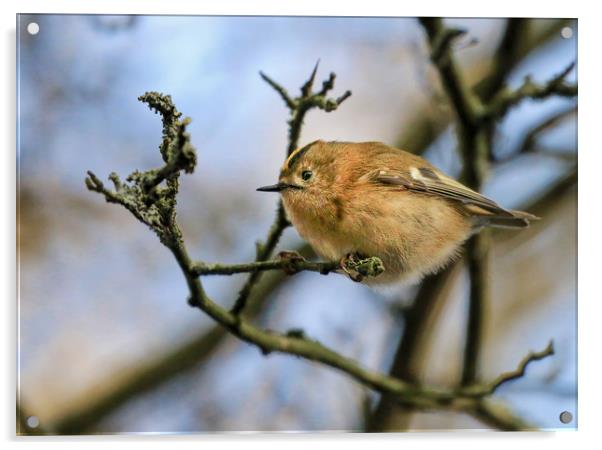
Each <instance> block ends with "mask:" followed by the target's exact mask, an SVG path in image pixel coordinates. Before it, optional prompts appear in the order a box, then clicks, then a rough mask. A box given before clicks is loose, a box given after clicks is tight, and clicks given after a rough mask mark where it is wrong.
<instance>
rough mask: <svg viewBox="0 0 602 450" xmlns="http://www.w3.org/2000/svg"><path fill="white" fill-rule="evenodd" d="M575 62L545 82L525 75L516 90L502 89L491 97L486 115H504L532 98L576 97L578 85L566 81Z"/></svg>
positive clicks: (494, 116)
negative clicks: (523, 101) (540, 82)
mask: <svg viewBox="0 0 602 450" xmlns="http://www.w3.org/2000/svg"><path fill="white" fill-rule="evenodd" d="M574 67H575V63H574V62H573V63H571V64H569V65H568V66H567V67H566V69H564V70H563V71H562V72H560V73H559V74H558V75H556V76H554V77H553V78H552V79H551V80H550V81H548V82H547V83H544V84H536V83H534V82H533V80H532V79H531V77H530V76H527V77H525V81H524V82H523V84H522V85H521V86H520V87H519V88H518V89H515V90H510V89H507V88H506V89H501V90H500V91H499V92H498V93H497V94H496V95H495V97H493V98H492V99H491V102H490V103H489V105H488V107H487V110H486V111H485V113H484V116H485V117H487V118H499V117H503V116H504V115H505V114H506V113H507V112H508V110H509V109H510V108H512V107H514V106H516V105H518V104H519V103H520V102H521V101H522V100H524V99H527V98H531V99H534V100H542V99H545V98H548V97H551V96H553V95H557V96H560V97H574V96H575V95H577V85H576V84H569V83H567V82H566V80H565V78H566V76H567V75H568V74H569V73H570V72H571V71H572V70H573V68H574Z"/></svg>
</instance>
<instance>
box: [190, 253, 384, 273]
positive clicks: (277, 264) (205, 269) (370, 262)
mask: <svg viewBox="0 0 602 450" xmlns="http://www.w3.org/2000/svg"><path fill="white" fill-rule="evenodd" d="M283 253H285V256H284V257H281V258H280V259H276V260H271V261H261V262H252V263H243V264H206V263H204V262H198V263H193V265H192V273H193V274H194V275H195V276H202V275H233V274H236V273H248V272H259V271H266V270H284V271H285V272H286V273H288V274H290V275H293V274H295V273H298V272H301V271H304V270H307V271H310V272H319V273H320V274H322V275H328V274H329V273H330V272H335V271H337V270H341V269H342V268H341V262H340V261H332V262H328V261H327V262H322V261H319V262H314V261H308V260H306V259H305V258H303V257H302V256H301V255H298V254H294V253H292V252H283ZM345 269H347V270H350V271H356V272H358V273H359V274H360V275H362V276H365V277H377V276H379V275H380V274H382V273H383V272H384V270H385V267H384V265H383V263H382V261H381V260H380V258H377V257H375V256H373V257H370V258H366V259H363V260H359V261H353V260H349V261H345Z"/></svg>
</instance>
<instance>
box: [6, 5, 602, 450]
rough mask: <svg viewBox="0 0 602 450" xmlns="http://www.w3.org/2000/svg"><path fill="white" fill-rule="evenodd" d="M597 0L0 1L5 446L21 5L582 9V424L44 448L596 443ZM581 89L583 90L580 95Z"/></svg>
mask: <svg viewBox="0 0 602 450" xmlns="http://www.w3.org/2000/svg"><path fill="white" fill-rule="evenodd" d="M593 4H595V2H580V3H578V2H576V1H566V0H565V1H564V2H555V4H552V2H551V1H549V0H548V1H525V0H520V1H513V0H505V1H503V2H487V4H485V2H476V1H469V0H455V1H447V2H444V1H440V2H434V1H430V2H429V1H425V0H422V1H420V2H408V3H406V2H393V1H381V0H371V1H370V2H361V3H359V2H358V3H357V4H356V3H352V2H351V1H331V2H325V1H323V0H321V1H317V0H309V1H304V2H294V3H293V2H283V1H266V0H254V1H252V2H250V1H244V0H234V1H229V2H227V3H225V2H221V3H220V2H215V1H214V2H200V1H195V2H191V1H189V0H188V1H184V0H164V1H160V2H159V1H147V2H140V1H135V0H105V1H103V2H96V3H93V2H89V1H88V2H81V1H68V0H53V1H52V2H48V1H43V0H38V1H33V0H21V1H19V2H18V3H17V4H9V3H8V2H1V6H0V8H2V14H1V15H0V20H1V22H2V38H3V45H2V50H3V62H4V64H3V65H2V67H3V68H4V70H2V75H1V76H2V83H1V84H0V86H1V87H2V95H1V96H0V98H2V99H3V102H4V104H3V106H2V108H0V114H1V115H2V120H0V123H1V126H2V130H1V132H0V135H1V136H4V137H5V139H6V140H7V141H8V142H5V146H4V149H5V151H3V152H2V158H3V160H2V161H1V163H0V165H1V167H2V170H3V171H4V173H3V177H2V180H3V189H2V195H0V199H1V201H2V210H3V212H4V215H3V218H4V220H2V221H1V226H2V232H1V233H0V243H1V245H2V250H3V251H2V255H3V258H2V260H1V264H2V266H1V267H0V277H1V279H0V286H3V287H5V292H4V293H5V295H4V296H3V300H4V301H3V302H2V305H3V307H4V311H3V321H4V325H5V327H4V330H5V333H6V334H5V336H6V337H7V338H8V339H4V340H3V342H4V345H2V347H1V348H2V361H4V362H8V364H6V365H5V367H7V369H6V370H3V371H2V374H3V375H2V377H3V383H2V388H3V393H4V395H3V396H2V398H3V399H6V401H5V402H3V407H2V409H1V414H2V420H0V423H2V427H3V433H2V436H3V437H4V440H6V441H8V442H7V443H8V445H9V446H12V445H14V444H15V438H14V423H15V422H14V407H13V400H14V381H15V375H14V361H15V333H16V330H15V325H14V324H15V320H14V318H15V311H16V309H15V244H14V239H15V238H14V236H15V170H14V168H15V153H14V145H15V140H14V126H15V112H14V101H15V84H14V82H15V75H14V57H15V50H14V45H15V41H14V36H15V35H14V29H15V14H16V13H17V12H22V13H111V14H116V13H122V14H123V13H138V14H229V15H261V14H266V15H267V14H269V15H339V16H363V15H382V16H388V15H393V16H394V15H398V16H416V15H441V16H455V17H460V16H464V17H479V16H486V17H496V16H498V17H508V16H522V17H530V16H536V17H578V18H579V89H580V93H581V94H582V95H580V102H579V144H580V145H579V162H580V164H579V166H580V167H579V355H580V358H579V362H580V364H579V393H580V395H579V431H578V432H577V433H573V432H558V433H521V434H500V433H496V434H489V433H472V434H465V433H437V434H429V435H426V434H406V435H385V436H370V435H358V434H353V435H352V434H348V435H342V436H341V435H331V434H321V435H223V436H219V435H208V436H152V437H151V436H121V437H119V436H118V437H105V438H71V439H70V438H60V439H44V441H45V444H46V445H50V447H55V448H56V447H58V446H60V448H63V446H65V445H67V446H68V447H70V446H78V447H79V446H81V445H82V443H84V442H85V443H86V444H89V445H103V446H104V445H106V444H107V443H109V442H110V443H111V444H112V445H117V446H118V447H122V448H130V447H131V446H134V447H139V446H144V448H156V447H157V446H158V445H164V444H168V445H177V446H178V447H179V446H189V447H193V446H194V447H195V448H198V446H199V445H203V446H207V445H210V446H213V445H215V444H231V445H236V446H244V447H245V449H253V448H261V449H264V448H266V447H268V448H275V447H281V446H282V445H286V446H287V447H290V448H301V447H306V446H307V445H308V444H311V445H312V446H313V445H319V446H326V445H333V444H334V443H336V442H340V443H342V444H343V445H345V446H346V448H349V449H353V448H364V447H365V446H366V445H367V444H370V443H372V444H377V445H378V446H379V448H380V447H382V448H393V447H396V448H399V446H400V445H425V444H426V445H428V446H433V447H434V446H437V447H439V448H441V447H444V448H445V449H456V448H457V449H462V450H464V449H467V448H480V447H482V446H483V445H487V447H488V448H494V449H495V448H504V449H506V448H507V447H508V446H515V445H519V446H521V447H522V446H523V445H525V444H527V445H529V446H533V445H535V446H542V447H543V446H545V448H546V449H554V448H563V449H566V448H567V447H568V446H572V447H573V448H576V447H575V446H577V448H581V447H582V446H585V444H587V443H589V441H595V434H594V433H595V432H596V430H597V429H598V423H597V419H598V418H600V417H602V414H601V413H600V405H601V404H602V402H601V401H600V392H601V390H602V389H601V387H600V385H601V384H602V381H601V380H602V376H601V373H600V361H601V360H602V358H601V357H600V356H599V354H600V349H599V343H600V342H601V341H602V339H601V338H600V332H599V330H600V329H601V328H602V326H600V320H601V318H602V314H601V313H600V312H601V311H600V305H601V304H602V299H601V298H600V287H599V282H598V279H599V278H600V275H599V273H598V267H597V263H598V261H597V260H598V259H599V258H596V256H597V252H599V251H600V250H602V246H601V245H600V234H601V233H602V226H601V224H600V222H598V220H599V219H598V217H597V216H598V214H597V212H598V211H599V210H598V208H599V206H598V205H600V185H599V184H597V181H598V179H599V177H600V174H598V173H597V171H598V168H599V167H601V166H602V164H601V160H600V155H601V154H602V148H600V147H602V145H601V144H600V143H599V141H600V138H599V135H598V134H596V131H597V130H599V129H600V124H599V120H600V119H599V117H600V113H599V110H600V107H601V106H602V99H601V96H600V83H601V80H602V73H601V70H600V60H601V59H602V58H600V56H599V45H600V44H599V43H600V42H602V39H601V36H600V31H599V30H600V28H602V27H601V26H600V20H601V19H602V17H600V16H599V15H597V11H595V9H594V7H593V6H590V5H593ZM583 94H584V95H583ZM18 440H19V441H21V442H20V444H21V448H23V446H24V447H26V448H27V447H32V446H37V445H39V444H40V442H38V441H39V439H34V438H19V439H18Z"/></svg>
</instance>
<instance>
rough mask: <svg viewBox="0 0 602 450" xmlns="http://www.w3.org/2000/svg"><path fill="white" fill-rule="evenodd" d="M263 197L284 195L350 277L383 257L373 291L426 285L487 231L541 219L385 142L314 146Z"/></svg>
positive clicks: (302, 228) (297, 154)
mask: <svg viewBox="0 0 602 450" xmlns="http://www.w3.org/2000/svg"><path fill="white" fill-rule="evenodd" d="M257 190H258V191H267V192H279V193H280V194H281V195H282V200H283V204H284V208H285V210H286V213H287V216H288V218H289V219H290V221H291V222H292V224H293V225H294V226H295V228H296V229H297V231H298V232H299V234H300V235H301V237H303V238H304V239H305V240H307V241H308V242H309V244H310V245H311V246H312V248H313V249H314V250H315V251H316V253H317V254H318V255H320V256H321V257H323V258H325V259H328V260H333V261H337V260H340V261H341V268H343V270H345V269H344V268H345V264H344V263H345V261H348V260H350V259H352V260H357V259H359V258H366V257H370V256H377V257H379V258H380V259H381V260H382V262H383V264H384V266H385V272H384V274H382V275H380V276H379V277H376V278H371V279H370V280H366V281H367V282H368V283H369V284H388V283H393V282H397V281H402V280H403V281H418V280H419V279H420V278H422V277H423V276H424V275H426V274H429V273H434V272H436V271H438V270H439V269H441V268H442V267H444V266H445V265H446V264H447V263H448V262H450V261H451V260H452V259H453V258H454V257H456V256H457V255H458V254H459V253H460V247H461V245H462V243H463V242H464V241H465V240H466V239H468V238H469V237H470V236H471V235H472V234H474V233H475V232H478V231H480V230H481V229H482V228H483V227H486V226H492V227H510V228H524V227H527V226H529V221H530V220H534V219H537V217H536V216H533V215H531V214H528V213H525V212H521V211H513V210H508V209H504V208H502V207H501V206H499V205H498V204H497V203H495V202H494V201H492V200H490V199H488V198H486V197H484V196H482V195H481V194H479V193H477V192H475V191H473V190H472V189H469V188H468V187H466V186H464V185H462V184H461V183H459V182H458V181H455V180H453V179H452V178H450V177H448V176H446V175H444V174H443V173H442V172H440V171H439V170H437V169H436V168H435V167H434V166H433V165H432V164H430V163H428V162H427V161H426V160H424V159H423V158H421V157H419V156H416V155H413V154H411V153H408V152H405V151H403V150H399V149H396V148H392V147H389V146H387V145H385V144H382V143H380V142H361V143H351V142H324V141H321V140H318V141H314V142H312V143H310V144H308V145H306V146H304V147H302V148H299V149H297V150H295V151H294V152H293V153H291V155H290V156H289V158H288V159H287V160H286V162H285V163H284V166H283V167H282V169H281V171H280V177H279V180H278V183H277V184H274V185H271V186H264V187H260V188H258V189H257ZM345 271H346V272H348V271H347V270H345ZM348 273H349V272H348ZM350 276H351V277H352V279H353V278H354V277H353V276H352V274H350Z"/></svg>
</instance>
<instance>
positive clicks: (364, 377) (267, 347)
mask: <svg viewBox="0 0 602 450" xmlns="http://www.w3.org/2000/svg"><path fill="white" fill-rule="evenodd" d="M174 142H180V141H174V137H173V136H164V141H163V147H166V148H169V147H170V145H176V144H174ZM182 170H183V169H182ZM151 173H152V171H151ZM140 175H141V176H140V177H138V178H137V179H138V180H142V179H145V177H146V176H148V173H142V174H140ZM178 175H179V174H178V173H170V174H169V175H168V178H167V180H168V181H170V180H174V179H177V176H178ZM86 185H87V186H88V188H89V189H91V190H93V191H97V192H100V193H102V194H103V195H104V197H105V199H106V200H107V201H110V202H117V203H120V204H122V205H123V206H124V207H126V208H127V209H129V210H130V211H131V212H132V213H133V214H134V215H135V216H136V217H137V218H139V220H140V219H143V221H144V223H146V224H147V225H149V226H151V228H153V230H154V231H157V229H160V231H161V233H159V232H157V234H158V235H159V237H160V238H161V242H162V243H163V244H164V245H165V246H166V247H167V248H168V249H169V250H170V251H171V252H172V254H173V255H174V257H175V259H176V261H177V262H178V265H179V267H180V269H181V271H182V274H183V275H184V278H185V280H186V283H187V285H188V289H189V294H190V295H189V299H188V301H189V304H190V305H191V306H193V307H197V308H199V309H200V310H202V311H203V312H205V313H206V314H207V315H209V316H210V317H212V318H213V319H214V320H215V321H216V322H218V323H219V324H221V325H222V326H223V327H224V328H226V329H227V330H228V331H230V332H231V333H232V334H234V335H235V336H237V337H238V338H240V339H242V340H243V341H245V342H248V343H250V344H253V345H255V346H257V347H258V348H259V349H260V350H261V351H262V352H263V353H264V354H269V353H270V352H281V353H286V354H291V355H296V356H300V357H303V358H306V359H309V360H312V361H317V362H320V363H322V364H324V365H326V366H329V367H332V368H335V369H338V370H340V371H342V372H344V373H346V374H347V375H349V376H350V377H352V378H354V379H355V380H357V381H359V382H360V383H362V384H363V385H365V386H367V387H370V388H372V389H375V390H377V391H379V392H381V393H387V394H389V395H391V396H392V397H393V398H395V400H396V401H398V402H400V403H401V404H403V405H411V406H412V407H415V408H418V409H445V410H458V411H464V412H468V413H471V414H472V413H475V412H476V411H477V409H478V408H479V407H480V406H479V403H480V401H481V400H480V398H473V397H474V396H473V395H471V396H465V395H463V394H462V393H461V392H460V393H458V392H457V391H445V390H437V389H430V388H423V387H416V386H413V385H411V384H408V383H406V382H404V381H402V380H400V379H397V378H394V377H390V376H387V375H384V374H381V373H378V372H372V371H369V370H366V369H365V368H363V367H361V366H360V365H358V364H357V363H356V362H355V361H353V360H351V359H348V358H345V357H343V356H341V355H340V354H338V353H336V352H334V351H333V350H331V349H329V348H327V347H325V346H323V345H322V344H320V343H319V342H317V341H315V340H311V339H308V338H306V337H305V336H303V335H302V334H300V333H298V332H294V333H289V334H280V333H275V332H271V331H267V330H262V329H260V328H257V327H255V326H253V325H252V324H250V323H249V322H248V321H247V320H245V319H243V318H242V317H240V316H239V315H236V314H233V313H232V312H228V311H227V310H226V309H224V308H222V307H221V306H219V305H218V304H217V303H215V302H213V301H212V300H211V299H210V298H209V297H208V296H207V294H206V293H205V291H204V289H203V286H202V284H201V281H200V279H199V277H198V276H197V274H196V273H195V270H194V264H193V263H192V261H191V259H190V257H189V255H188V252H187V250H186V247H185V244H184V241H183V239H182V238H181V232H180V229H179V226H178V224H177V222H176V220H175V219H176V217H175V211H174V210H173V208H171V207H169V208H166V209H163V208H159V207H157V211H156V213H157V217H158V219H159V224H157V223H155V222H153V221H149V220H147V218H146V214H147V213H148V208H149V207H148V206H147V205H146V202H145V201H146V200H147V193H146V192H145V191H144V190H142V189H137V188H138V187H139V186H138V184H136V183H135V184H134V185H133V186H125V187H124V186H122V185H120V183H117V182H115V187H116V190H117V191H115V192H114V191H111V190H108V189H106V188H104V186H102V183H100V182H99V180H98V179H97V178H96V177H95V176H93V174H90V175H89V177H88V178H87V179H86ZM178 187H179V186H178V185H177V184H173V183H172V185H171V186H170V188H169V189H163V190H161V191H159V198H157V199H156V201H155V202H154V203H152V205H156V204H161V205H162V204H166V205H171V204H172V203H174V204H175V196H176V194H177V192H178ZM123 189H129V190H127V191H126V193H125V194H124V193H123V192H119V191H120V190H123ZM157 227H159V228H157ZM164 228H165V230H164ZM164 235H167V236H169V237H170V238H169V239H166V238H164V237H163V236H164Z"/></svg>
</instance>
